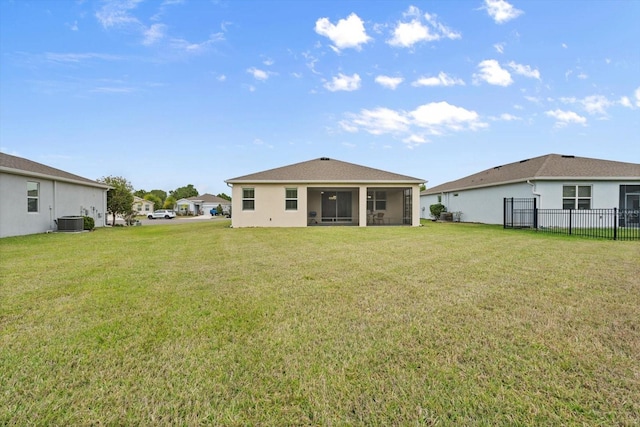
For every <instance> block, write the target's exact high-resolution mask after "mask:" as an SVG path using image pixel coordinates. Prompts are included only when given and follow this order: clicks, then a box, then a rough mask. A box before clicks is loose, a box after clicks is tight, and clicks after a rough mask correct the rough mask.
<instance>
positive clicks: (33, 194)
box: [27, 181, 40, 212]
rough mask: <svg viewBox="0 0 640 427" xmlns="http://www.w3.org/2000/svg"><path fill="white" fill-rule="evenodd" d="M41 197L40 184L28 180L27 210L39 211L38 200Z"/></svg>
mask: <svg viewBox="0 0 640 427" xmlns="http://www.w3.org/2000/svg"><path fill="white" fill-rule="evenodd" d="M39 198H40V184H39V183H38V182H34V181H27V212H38V204H39V203H38V200H39Z"/></svg>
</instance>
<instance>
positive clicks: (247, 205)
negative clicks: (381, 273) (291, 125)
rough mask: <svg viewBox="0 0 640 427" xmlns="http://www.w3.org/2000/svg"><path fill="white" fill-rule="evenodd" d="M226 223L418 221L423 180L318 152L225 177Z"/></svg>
mask: <svg viewBox="0 0 640 427" xmlns="http://www.w3.org/2000/svg"><path fill="white" fill-rule="evenodd" d="M225 182H226V183H227V185H229V186H231V187H232V197H231V198H232V200H233V202H232V211H233V215H232V223H231V225H232V227H307V226H316V225H354V226H360V227H366V226H369V225H408V226H419V225H420V202H419V197H420V185H422V184H424V183H425V180H423V179H419V178H413V177H410V176H406V175H400V174H397V173H392V172H386V171H383V170H380V169H373V168H370V167H366V166H360V165H356V164H352V163H347V162H342V161H339V160H335V159H330V158H328V157H321V158H318V159H314V160H309V161H306V162H301V163H296V164H293V165H289V166H283V167H280V168H275V169H269V170H266V171H263V172H257V173H254V174H250V175H244V176H240V177H237V178H233V179H229V180H226V181H225Z"/></svg>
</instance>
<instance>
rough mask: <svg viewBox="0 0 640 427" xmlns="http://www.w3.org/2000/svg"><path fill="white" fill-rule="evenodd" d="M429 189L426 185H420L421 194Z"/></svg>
mask: <svg viewBox="0 0 640 427" xmlns="http://www.w3.org/2000/svg"><path fill="white" fill-rule="evenodd" d="M426 189H427V186H426V185H424V184H420V192H421V193H422V192H423V191H424V190H426Z"/></svg>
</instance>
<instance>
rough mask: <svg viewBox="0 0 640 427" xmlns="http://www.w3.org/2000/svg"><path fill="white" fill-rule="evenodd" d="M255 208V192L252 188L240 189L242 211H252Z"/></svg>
mask: <svg viewBox="0 0 640 427" xmlns="http://www.w3.org/2000/svg"><path fill="white" fill-rule="evenodd" d="M255 208H256V192H255V189H254V188H243V189H242V210H243V211H252V210H255Z"/></svg>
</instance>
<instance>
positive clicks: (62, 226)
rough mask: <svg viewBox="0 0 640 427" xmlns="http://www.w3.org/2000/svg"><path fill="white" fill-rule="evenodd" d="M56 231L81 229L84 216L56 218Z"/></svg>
mask: <svg viewBox="0 0 640 427" xmlns="http://www.w3.org/2000/svg"><path fill="white" fill-rule="evenodd" d="M57 222H58V231H82V230H83V229H84V218H83V217H81V216H63V217H60V218H58V221H57Z"/></svg>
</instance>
